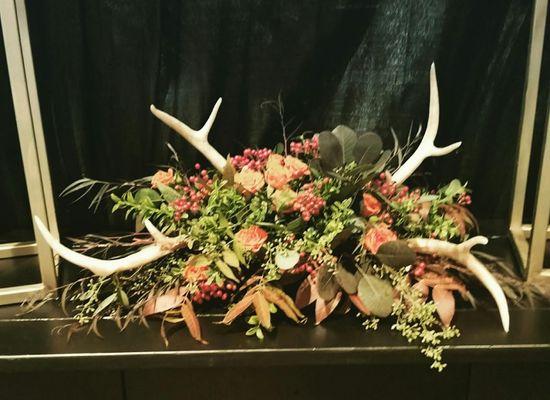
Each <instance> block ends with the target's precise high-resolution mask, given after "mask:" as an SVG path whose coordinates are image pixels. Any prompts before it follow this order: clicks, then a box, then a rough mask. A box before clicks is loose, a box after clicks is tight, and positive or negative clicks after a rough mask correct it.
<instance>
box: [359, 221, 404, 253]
mask: <svg viewBox="0 0 550 400" xmlns="http://www.w3.org/2000/svg"><path fill="white" fill-rule="evenodd" d="M393 240H397V235H396V234H395V232H394V231H392V230H391V229H388V228H387V227H386V225H383V224H381V225H378V226H375V227H374V228H371V229H369V231H368V232H367V233H365V235H364V236H363V247H364V248H365V249H367V250H368V251H370V252H371V253H372V254H376V252H377V251H378V249H379V248H380V246H382V245H383V244H384V243H386V242H391V241H393Z"/></svg>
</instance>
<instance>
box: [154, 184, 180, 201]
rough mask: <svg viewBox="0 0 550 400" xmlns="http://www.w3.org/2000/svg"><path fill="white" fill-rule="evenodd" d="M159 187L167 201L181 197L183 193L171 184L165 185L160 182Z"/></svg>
mask: <svg viewBox="0 0 550 400" xmlns="http://www.w3.org/2000/svg"><path fill="white" fill-rule="evenodd" d="M158 189H159V191H160V193H161V194H162V197H163V198H164V200H166V201H167V202H172V201H174V200H177V199H179V198H180V197H181V194H180V193H179V192H178V191H176V190H174V189H172V188H171V187H170V186H166V185H163V184H162V183H159V184H158Z"/></svg>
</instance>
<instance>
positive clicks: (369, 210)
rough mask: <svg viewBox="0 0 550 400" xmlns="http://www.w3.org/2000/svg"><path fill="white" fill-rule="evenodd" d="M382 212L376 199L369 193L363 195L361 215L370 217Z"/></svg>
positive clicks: (380, 205)
mask: <svg viewBox="0 0 550 400" xmlns="http://www.w3.org/2000/svg"><path fill="white" fill-rule="evenodd" d="M380 211H382V204H381V203H380V201H378V199H377V198H376V197H374V196H373V195H372V194H369V193H363V202H362V203H361V215H362V216H363V217H370V216H371V215H377V214H379V213H380Z"/></svg>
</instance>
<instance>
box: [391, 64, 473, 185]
mask: <svg viewBox="0 0 550 400" xmlns="http://www.w3.org/2000/svg"><path fill="white" fill-rule="evenodd" d="M438 128H439V92H438V89H437V77H436V73H435V64H432V66H431V69H430V109H429V112H428V123H427V124H426V131H425V132H424V136H423V137H422V140H421V141H420V144H419V145H418V148H417V149H416V150H415V152H414V153H413V154H412V155H411V156H410V157H409V159H408V160H407V161H405V163H403V165H401V167H399V168H398V169H397V170H396V171H394V173H393V181H394V182H395V183H397V184H400V183H403V182H404V181H405V180H406V179H407V178H408V177H409V176H411V175H412V174H413V172H414V171H416V169H417V168H418V167H419V166H420V164H422V162H423V161H424V160H425V159H426V158H428V157H438V156H443V155H445V154H449V153H450V152H451V151H454V150H456V149H457V148H459V147H460V145H461V144H462V142H456V143H453V144H451V145H449V146H446V147H441V148H440V147H436V146H435V144H434V140H435V137H436V136H437V130H438Z"/></svg>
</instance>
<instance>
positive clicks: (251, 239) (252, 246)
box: [235, 225, 267, 253]
mask: <svg viewBox="0 0 550 400" xmlns="http://www.w3.org/2000/svg"><path fill="white" fill-rule="evenodd" d="M235 240H236V241H237V243H238V244H240V245H241V246H242V247H243V249H245V250H248V251H252V252H253V253H256V252H257V251H258V250H260V248H261V247H262V246H263V244H264V243H265V241H266V240H267V232H266V231H264V230H263V229H262V228H260V227H259V226H256V225H252V226H251V227H250V228H246V229H241V230H240V231H239V232H237V234H236V235H235Z"/></svg>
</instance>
